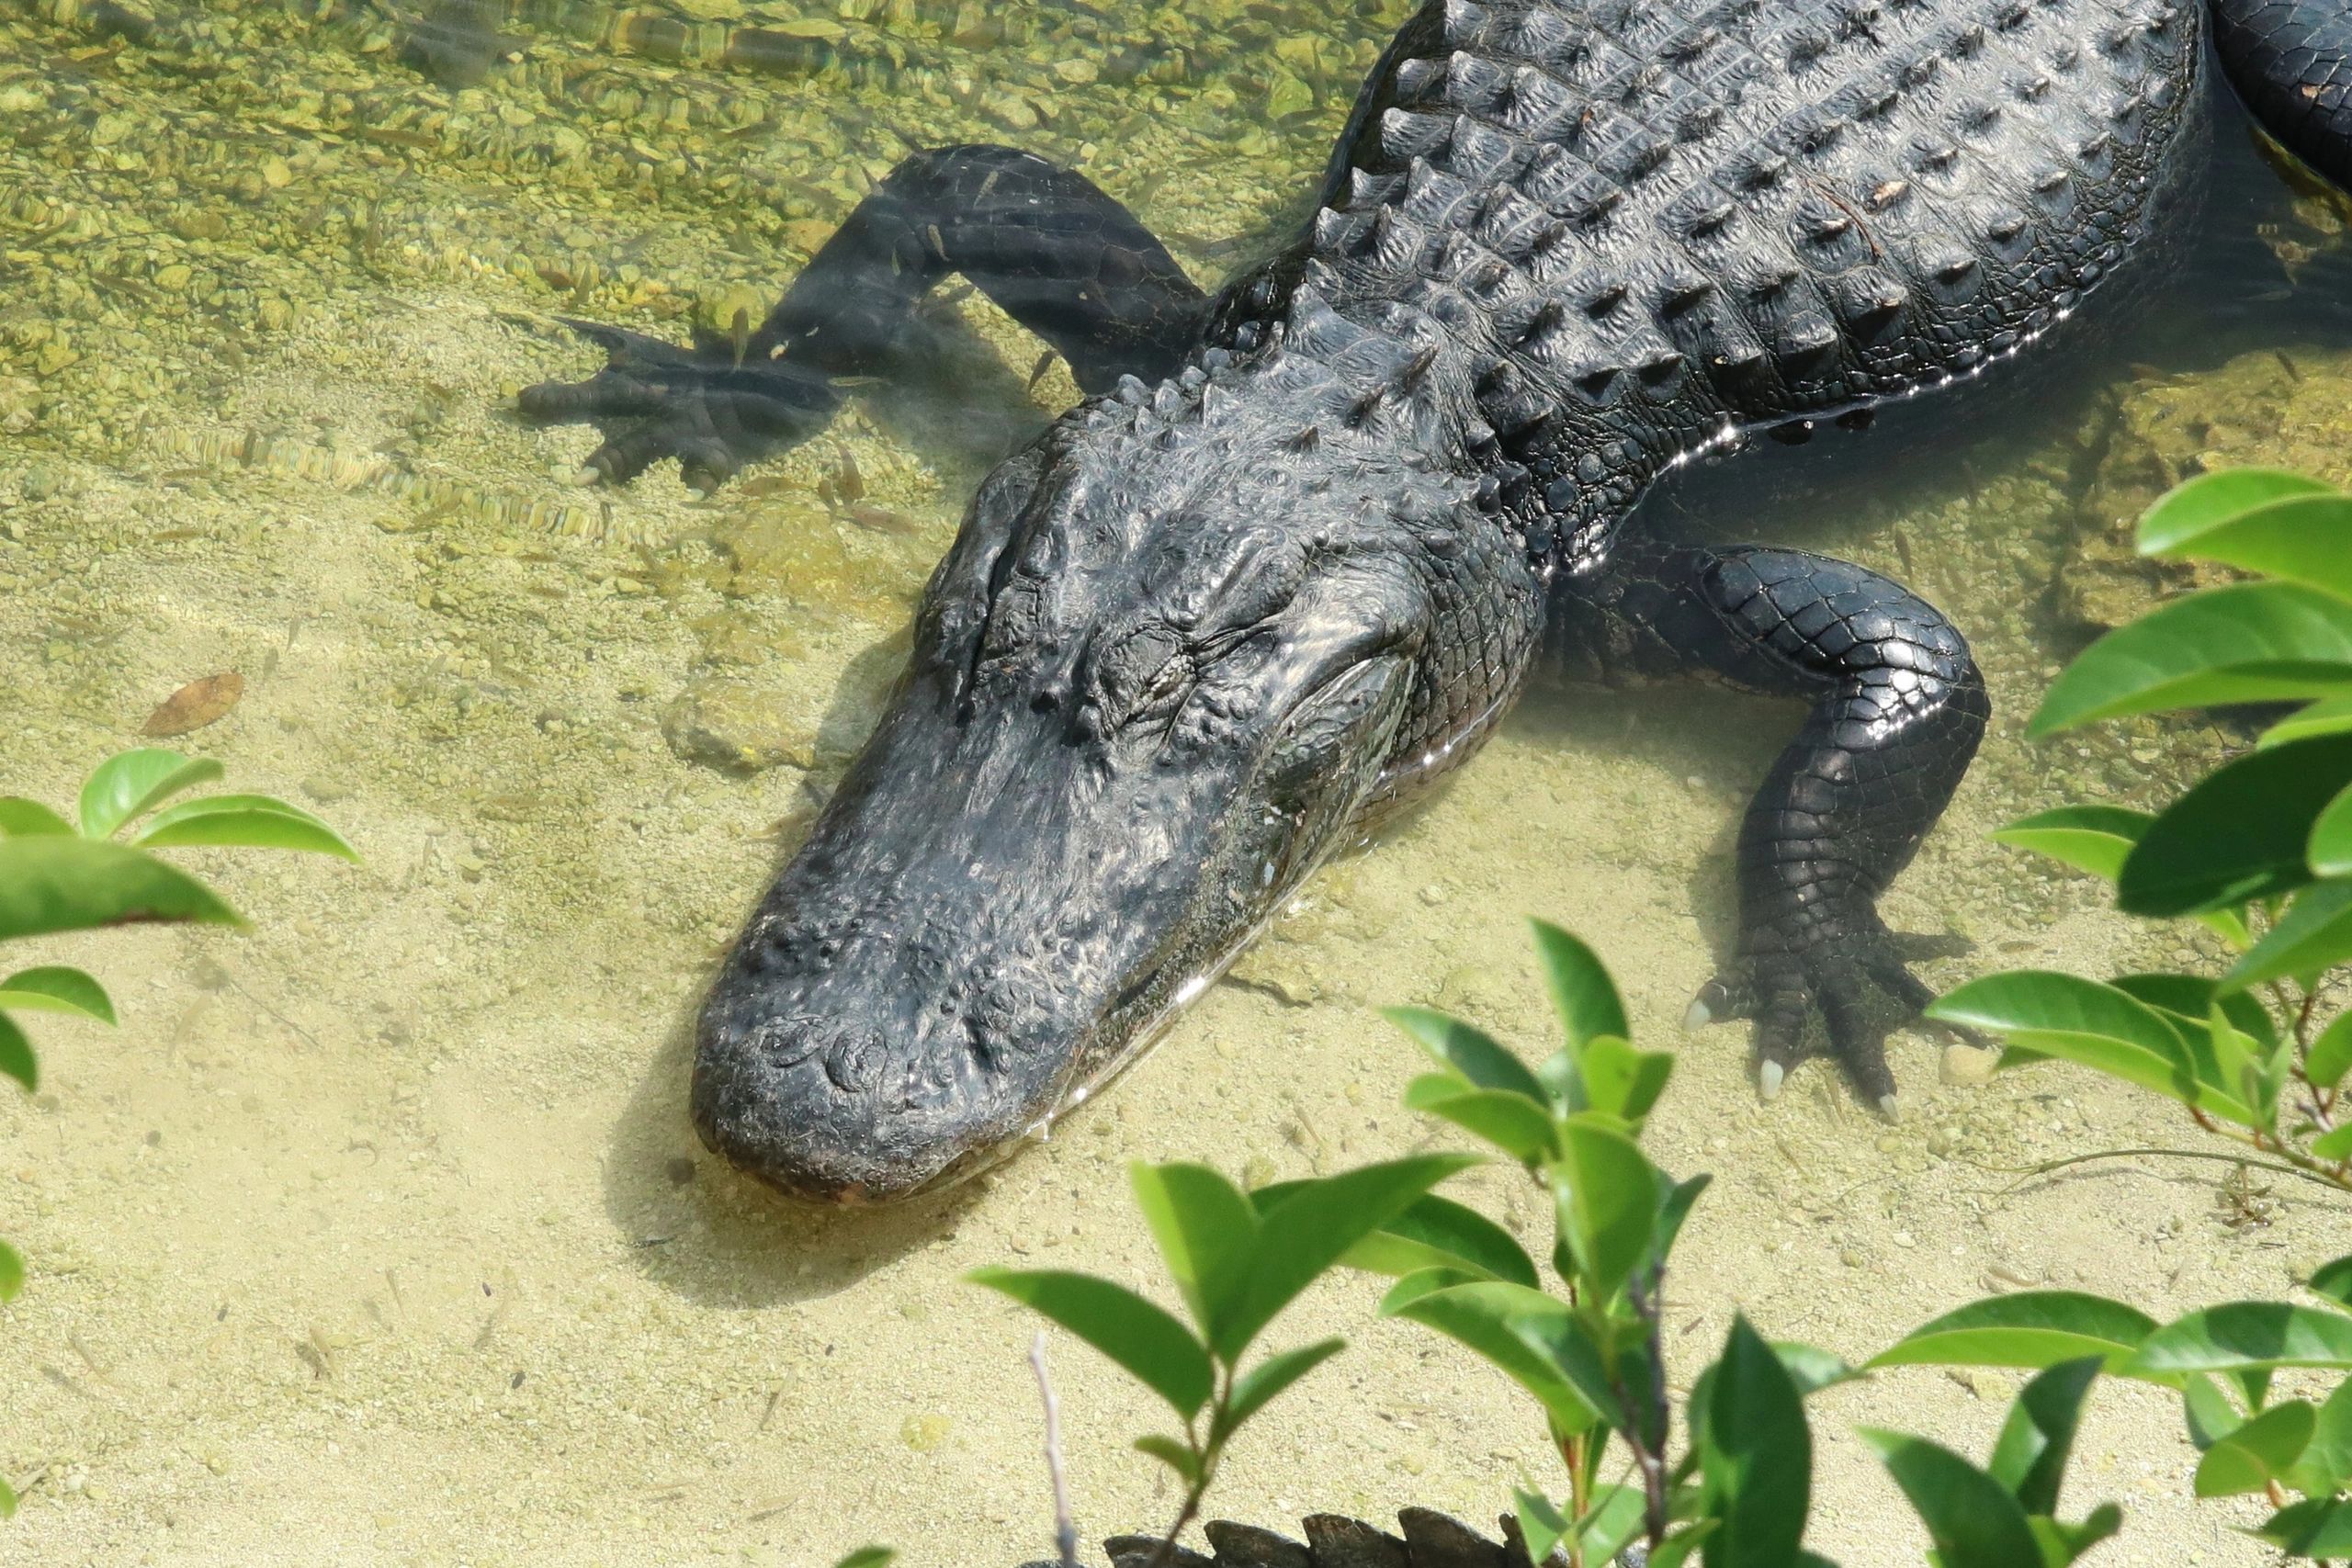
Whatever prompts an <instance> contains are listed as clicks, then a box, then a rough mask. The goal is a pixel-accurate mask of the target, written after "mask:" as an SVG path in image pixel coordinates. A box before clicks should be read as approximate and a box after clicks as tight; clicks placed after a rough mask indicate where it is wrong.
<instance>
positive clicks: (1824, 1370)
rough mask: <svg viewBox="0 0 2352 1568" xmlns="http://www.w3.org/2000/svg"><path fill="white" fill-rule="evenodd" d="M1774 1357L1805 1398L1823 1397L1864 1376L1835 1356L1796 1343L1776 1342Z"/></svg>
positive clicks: (1784, 1340) (1787, 1341) (1819, 1349)
mask: <svg viewBox="0 0 2352 1568" xmlns="http://www.w3.org/2000/svg"><path fill="white" fill-rule="evenodd" d="M1772 1354H1774V1355H1775V1356H1778V1357H1780V1358H1781V1365H1782V1366H1783V1367H1786V1368H1787V1369H1788V1370H1789V1378H1790V1381H1791V1382H1794V1383H1795V1384H1796V1385H1797V1392H1798V1393H1802V1394H1815V1393H1820V1392H1821V1391H1822V1390H1823V1389H1825V1388H1835V1387H1836V1386H1837V1385H1838V1384H1839V1383H1841V1382H1852V1381H1853V1380H1854V1379H1856V1378H1858V1377H1860V1376H1861V1375H1862V1374H1861V1373H1860V1372H1859V1371H1855V1370H1854V1368H1852V1367H1851V1366H1849V1365H1848V1364H1847V1362H1846V1360H1845V1359H1844V1358H1843V1357H1839V1356H1833V1355H1831V1354H1830V1353H1829V1352H1828V1351H1826V1350H1824V1349H1822V1348H1819V1347H1817V1346H1814V1345H1806V1344H1804V1343H1801V1342H1800V1341H1798V1340H1794V1339H1775V1340H1773V1341H1772Z"/></svg>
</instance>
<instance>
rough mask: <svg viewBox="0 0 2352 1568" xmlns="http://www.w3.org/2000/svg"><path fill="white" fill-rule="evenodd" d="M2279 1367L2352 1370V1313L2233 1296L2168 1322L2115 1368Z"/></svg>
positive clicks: (2145, 1374) (2163, 1372)
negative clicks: (2122, 1363)
mask: <svg viewBox="0 0 2352 1568" xmlns="http://www.w3.org/2000/svg"><path fill="white" fill-rule="evenodd" d="M2273 1367H2334V1368H2336V1369H2338V1370H2346V1371H2352V1317H2346V1316H2345V1315H2344V1314H2341V1313H2335V1312H2326V1311H2323V1310H2321V1309H2320V1308H2317V1307H2303V1306H2294V1305H2291V1304H2290V1303H2286V1302H2232V1303H2229V1304H2227V1305H2225V1306H2217V1307H2208V1308H2206V1309H2205V1310H2204V1311H2202V1312H2192V1313H2190V1314H2188V1316H2187V1317H2184V1318H2181V1319H2179V1320H2177V1321H2176V1322H2173V1323H2168V1324H2166V1325H2164V1326H2163V1327H2162V1328H2159V1329H2157V1330H2156V1331H2155V1332H2154V1333H2153V1334H2151V1335H2149V1336H2148V1337H2147V1338H2146V1339H2145V1340H2143V1342H2142V1343H2141V1345H2140V1348H2139V1353H2138V1355H2136V1356H2135V1357H2133V1358H2132V1359H2131V1362H2130V1363H2129V1364H2127V1365H2124V1366H2122V1367H2120V1368H2116V1369H2115V1370H2116V1371H2120V1372H2121V1373H2122V1374H2123V1375H2124V1376H2126V1377H2137V1378H2151V1379H2154V1380H2162V1379H2165V1378H2167V1377H2177V1376H2178V1375H2179V1374H2180V1373H2182V1372H2229V1371H2240V1370H2242V1369H2248V1368H2254V1369H2264V1370H2267V1369H2269V1368H2273Z"/></svg>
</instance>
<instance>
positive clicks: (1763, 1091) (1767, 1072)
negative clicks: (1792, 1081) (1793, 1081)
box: [1756, 1062, 1789, 1100]
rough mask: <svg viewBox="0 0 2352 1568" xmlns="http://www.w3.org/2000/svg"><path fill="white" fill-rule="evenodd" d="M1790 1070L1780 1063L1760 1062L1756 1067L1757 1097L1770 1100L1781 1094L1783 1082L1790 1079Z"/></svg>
mask: <svg viewBox="0 0 2352 1568" xmlns="http://www.w3.org/2000/svg"><path fill="white" fill-rule="evenodd" d="M1788 1076H1789V1075H1788V1069H1787V1068H1785V1067H1783V1066H1781V1064H1780V1063H1778V1062H1759V1063H1758V1064H1757V1066H1756V1096H1757V1098H1758V1099H1759V1100H1770V1099H1771V1098H1772V1097H1773V1096H1774V1095H1776V1094H1778V1093H1780V1092H1781V1079H1782V1078H1784V1077H1788Z"/></svg>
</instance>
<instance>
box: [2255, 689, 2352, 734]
mask: <svg viewBox="0 0 2352 1568" xmlns="http://www.w3.org/2000/svg"><path fill="white" fill-rule="evenodd" d="M2345 729H2352V696H2343V697H2328V698H2325V699H2324V700H2323V701H2320V702H2316V703H2312V705H2309V706H2308V707H2301V708H2297V709H2296V710H2295V711H2294V712H2292V713H2290V714H2289V715H2288V716H2286V717H2284V718H2282V719H2280V720H2279V721H2278V723H2276V724H2274V725H2272V726H2271V727H2270V728H2267V729H2266V730H2264V731H2263V732H2262V733H2261V735H2260V736H2258V737H2256V739H2255V742H2254V743H2255V744H2256V746H2283V745H2285V744H2286V743H2287V742H2288V741H2290V740H2301V739H2304V738H2305V737H2306V736H2312V735H2333V734H2335V733H2336V732H2337V731H2338V730H2345Z"/></svg>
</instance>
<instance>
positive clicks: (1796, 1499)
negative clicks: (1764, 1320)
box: [1701, 1315, 2016, 1568]
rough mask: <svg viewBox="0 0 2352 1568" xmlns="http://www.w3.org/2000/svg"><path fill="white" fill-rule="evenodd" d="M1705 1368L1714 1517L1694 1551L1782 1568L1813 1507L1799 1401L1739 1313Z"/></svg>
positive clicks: (1715, 1564) (1718, 1567)
mask: <svg viewBox="0 0 2352 1568" xmlns="http://www.w3.org/2000/svg"><path fill="white" fill-rule="evenodd" d="M1709 1371H1710V1373H1711V1374H1712V1375H1711V1376H1710V1377H1709V1379H1708V1387H1707V1406H1708V1408H1707V1414H1706V1424H1705V1431H1704V1437H1703V1439H1702V1444H1703V1449H1704V1454H1703V1459H1704V1472H1705V1475H1706V1484H1707V1500H1706V1511H1707V1513H1708V1514H1709V1515H1710V1516H1712V1517H1714V1518H1716V1519H1718V1520H1719V1521H1721V1522H1720V1525H1719V1527H1718V1528H1717V1529H1716V1530H1715V1531H1714V1533H1713V1534H1712V1535H1710V1536H1709V1537H1708V1538H1707V1539H1706V1541H1705V1542H1704V1544H1703V1545H1702V1549H1701V1550H1702V1557H1703V1560H1704V1562H1706V1564H1707V1568H1787V1564H1788V1562H1790V1560H1791V1559H1792V1558H1793V1557H1794V1556H1795V1555H1796V1552H1797V1543H1798V1541H1799V1540H1801V1539H1802V1538H1803V1537H1804V1521H1805V1515H1806V1514H1807V1513H1808V1512H1809V1511H1810V1510H1811V1508H1812V1506H1813V1430H1812V1428H1811V1427H1808V1426H1806V1424H1805V1418H1804V1400H1803V1398H1802V1396H1800V1395H1799V1394H1798V1393H1797V1385H1796V1382H1795V1381H1794V1380H1793V1379H1792V1378H1791V1377H1790V1376H1789V1371H1788V1369H1787V1368H1786V1367H1785V1366H1783V1365H1782V1364H1781V1358H1780V1357H1778V1356H1776V1355H1774V1354H1773V1353H1772V1348H1771V1347H1770V1345H1767V1344H1766V1343H1765V1342H1764V1339H1763V1337H1762V1336H1760V1335H1758V1333H1757V1332H1756V1330H1755V1329H1753V1328H1751V1327H1749V1326H1748V1323H1747V1317H1746V1316H1745V1315H1741V1316H1737V1317H1735V1318H1734V1319H1733V1320H1732V1325H1731V1333H1730V1335H1729V1337H1727V1338H1726V1340H1725V1342H1724V1353H1723V1358H1722V1359H1720V1360H1718V1361H1717V1362H1716V1363H1715V1364H1714V1366H1713V1367H1712V1368H1711V1369H1709ZM2007 1568H2016V1564H2014V1563H2011V1564H2008V1565H2007Z"/></svg>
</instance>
